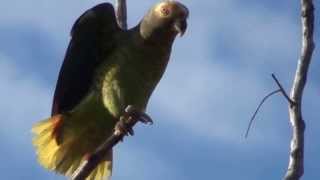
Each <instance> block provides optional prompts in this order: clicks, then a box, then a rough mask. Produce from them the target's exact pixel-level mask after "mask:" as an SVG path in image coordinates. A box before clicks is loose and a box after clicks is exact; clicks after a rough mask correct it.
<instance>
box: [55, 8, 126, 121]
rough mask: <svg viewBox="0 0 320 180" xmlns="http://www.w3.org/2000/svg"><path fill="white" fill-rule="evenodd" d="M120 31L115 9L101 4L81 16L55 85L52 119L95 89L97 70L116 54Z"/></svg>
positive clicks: (71, 107)
mask: <svg viewBox="0 0 320 180" xmlns="http://www.w3.org/2000/svg"><path fill="white" fill-rule="evenodd" d="M118 31H120V28H119V27H118V25H117V22H116V17H115V12H114V8H113V6H112V5H111V4H110V3H102V4H99V5H97V6H95V7H93V8H91V9H89V10H87V11H86V12H85V13H84V14H82V15H81V16H80V17H79V18H78V19H77V21H76V22H75V24H74V25H73V27H72V30H71V36H72V38H71V41H70V44H69V47H68V49H67V52H66V56H65V59H64V62H63V64H62V67H61V70H60V73H59V77H58V82H57V85H56V89H55V93H54V98H53V106H52V115H55V114H59V113H63V112H66V111H70V110H72V109H73V108H74V107H75V106H76V105H77V104H78V103H80V101H81V100H82V99H83V98H84V97H85V96H86V94H87V93H88V92H89V90H90V88H91V87H92V83H93V76H94V73H95V70H96V68H97V67H98V66H99V64H100V63H101V62H102V61H103V59H105V58H104V56H107V54H108V53H110V52H111V51H113V49H114V46H115V41H114V38H113V37H114V34H115V33H116V32H118Z"/></svg>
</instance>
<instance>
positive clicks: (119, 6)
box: [116, 0, 128, 29]
mask: <svg viewBox="0 0 320 180" xmlns="http://www.w3.org/2000/svg"><path fill="white" fill-rule="evenodd" d="M116 17H117V21H118V24H119V26H120V28H122V29H127V28H128V25H127V2H126V0H116Z"/></svg>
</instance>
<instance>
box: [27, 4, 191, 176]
mask: <svg viewBox="0 0 320 180" xmlns="http://www.w3.org/2000/svg"><path fill="white" fill-rule="evenodd" d="M188 14H189V12H188V9H187V8H186V7H185V6H184V5H183V4H181V3H179V2H177V1H172V0H170V1H168V0H167V1H163V2H160V3H158V4H156V5H155V6H153V7H152V8H151V9H150V10H149V11H148V12H147V13H146V15H145V16H144V17H143V19H142V20H141V22H140V23H139V24H138V25H137V26H135V27H133V28H132V29H129V30H122V29H120V28H119V26H118V25H117V22H116V17H115V12H114V8H113V6H112V5H111V4H110V3H102V4H99V5H97V6H95V7H93V8H91V9H89V10H87V11H86V12H85V13H84V14H82V15H81V16H80V17H79V18H78V19H77V21H76V22H75V24H74V25H73V27H72V30H71V36H72V38H71V41H70V44H69V47H68V49H67V52H66V56H65V59H64V62H63V64H62V67H61V70H60V74H59V78H58V82H57V85H56V90H55V94H54V100H53V106H52V116H51V117H50V118H48V119H46V120H43V121H41V122H39V123H38V124H36V125H35V126H34V127H33V129H32V131H33V133H34V134H35V137H34V139H33V144H34V146H35V147H36V151H37V155H38V160H39V162H40V164H41V165H42V166H44V167H45V168H47V169H49V170H53V171H56V172H58V173H60V174H64V175H66V176H70V175H71V174H72V173H73V172H74V171H75V170H76V169H77V168H78V167H79V165H80V164H81V163H82V162H83V161H85V160H86V157H87V155H88V154H89V155H90V153H92V152H94V151H95V150H96V148H97V147H98V146H99V145H100V144H101V143H102V142H103V141H104V140H105V139H106V138H107V137H108V136H110V135H111V134H112V132H113V130H114V127H115V125H116V123H117V122H118V120H119V118H120V117H121V116H122V115H123V113H125V108H126V107H127V106H128V105H132V106H133V107H135V108H136V109H138V110H139V111H141V112H142V113H143V112H144V111H145V109H146V105H147V103H148V100H149V97H150V95H151V94H152V92H153V90H154V88H155V86H156V85H157V84H158V82H159V80H160V79H161V77H162V75H163V73H164V71H165V69H166V66H167V63H168V60H169V57H170V53H171V47H172V44H173V41H174V39H175V37H176V35H178V34H180V35H183V34H184V32H185V30H186V28H187V22H186V21H187V17H188ZM111 169H112V151H110V153H109V154H107V155H106V157H105V158H104V161H102V162H101V163H100V164H99V166H98V167H97V168H96V169H95V170H94V171H93V172H92V173H91V174H90V176H89V177H88V178H87V179H90V180H101V179H102V178H103V177H110V175H111Z"/></svg>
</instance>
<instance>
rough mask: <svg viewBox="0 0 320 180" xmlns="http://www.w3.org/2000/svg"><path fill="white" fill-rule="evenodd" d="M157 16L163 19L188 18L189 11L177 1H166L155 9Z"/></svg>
mask: <svg viewBox="0 0 320 180" xmlns="http://www.w3.org/2000/svg"><path fill="white" fill-rule="evenodd" d="M155 12H156V14H157V16H159V17H162V18H187V17H188V16H189V11H188V9H187V8H186V7H185V6H184V5H183V4H181V3H179V2H177V1H164V2H161V3H159V4H158V5H157V6H156V7H155Z"/></svg>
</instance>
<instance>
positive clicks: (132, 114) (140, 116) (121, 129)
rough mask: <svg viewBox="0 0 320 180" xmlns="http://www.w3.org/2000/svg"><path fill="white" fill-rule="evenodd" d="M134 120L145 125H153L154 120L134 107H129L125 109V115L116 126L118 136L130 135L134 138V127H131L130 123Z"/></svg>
mask: <svg viewBox="0 0 320 180" xmlns="http://www.w3.org/2000/svg"><path fill="white" fill-rule="evenodd" d="M133 119H134V120H137V121H140V122H142V123H144V124H148V123H150V124H153V120H152V119H151V117H150V116H149V115H148V114H146V113H144V112H141V111H139V110H138V109H136V108H134V107H133V106H132V105H129V106H127V108H126V109H125V113H124V115H123V116H121V117H120V120H119V121H118V123H117V124H116V127H115V133H116V134H119V133H123V134H125V135H126V136H128V135H131V136H133V135H134V131H133V129H132V125H130V122H132V120H133Z"/></svg>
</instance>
